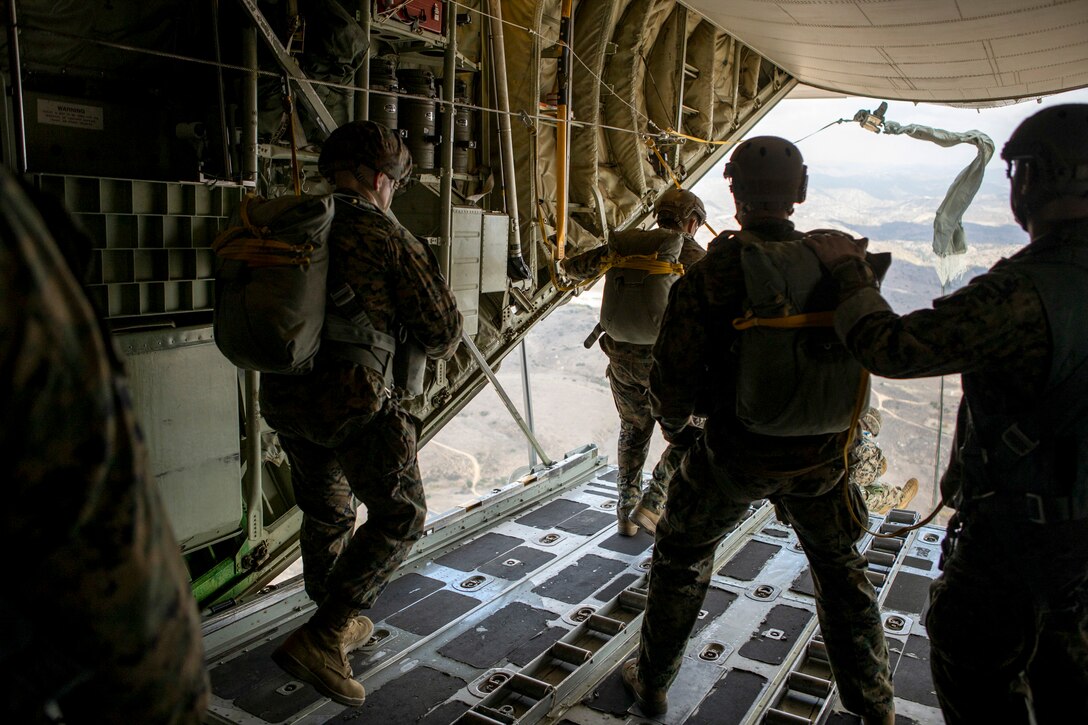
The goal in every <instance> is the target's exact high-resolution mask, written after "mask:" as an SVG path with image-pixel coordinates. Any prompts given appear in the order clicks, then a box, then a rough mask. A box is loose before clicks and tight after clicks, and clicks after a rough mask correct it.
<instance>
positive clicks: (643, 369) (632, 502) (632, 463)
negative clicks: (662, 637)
mask: <svg viewBox="0 0 1088 725" xmlns="http://www.w3.org/2000/svg"><path fill="white" fill-rule="evenodd" d="M607 250H608V247H607V245H605V246H602V247H597V248H596V249H591V250H590V251H588V252H586V253H584V254H580V255H578V256H577V257H573V258H571V259H569V260H567V262H566V263H565V264H564V265H563V271H564V272H565V273H566V274H567V276H569V277H571V278H572V279H588V278H589V277H592V276H594V275H595V274H597V273H598V272H599V270H600V263H601V259H602V258H603V257H604V255H605V253H606V252H607ZM705 254H706V252H705V251H703V248H702V247H700V246H699V244H698V243H697V242H696V241H695V239H693V238H692V237H690V236H688V235H685V238H684V246H683V248H682V249H681V251H680V255H679V259H678V261H679V262H680V264H682V265H684V269H685V270H687V269H688V268H689V267H690V266H691V265H693V264H695V263H696V262H698V261H699V260H700V259H702V258H703V256H704V255H705ZM600 346H601V350H603V351H604V354H605V355H607V356H608V367H606V368H605V375H606V376H607V377H608V383H609V386H610V387H611V388H612V397H613V399H614V400H615V401H616V411H617V412H618V413H619V416H620V435H619V442H618V445H617V452H616V463H617V465H618V467H619V472H618V475H617V477H616V488H617V490H618V492H619V501H618V502H617V504H616V506H617V509H618V510H619V511H621V512H623V513H625V514H627V515H630V514H631V512H632V511H634V510H635V507H636V506H638V505H639V504H640V503H641V504H642V505H643V506H645V507H646V508H648V509H650V510H651V511H653V512H654V513H661V511H662V510H663V509H664V507H665V493H666V492H665V487H666V485H667V482H668V480H669V478H670V477H671V475H672V472H673V471H675V470H676V469H677V468H678V467H679V465H680V460H681V459H682V458H683V456H684V451H683V450H681V449H678V448H674V447H673V446H671V445H670V446H667V447H666V448H665V450H664V452H663V453H662V454H661V458H660V460H658V462H657V464H656V465H654V469H653V473H652V475H651V478H650V481H649V483H647V484H646V490H645V491H643V489H642V467H643V465H644V464H645V463H646V455H647V454H648V453H649V450H650V438H651V437H652V436H653V433H654V418H653V416H652V415H651V414H650V364H651V362H652V358H651V356H650V353H651V351H652V350H653V345H636V344H634V343H630V342H619V341H617V340H613V339H612V338H611V337H609V335H608V333H604V334H603V335H601V338H600ZM682 422H687V420H686V419H684V421H682Z"/></svg>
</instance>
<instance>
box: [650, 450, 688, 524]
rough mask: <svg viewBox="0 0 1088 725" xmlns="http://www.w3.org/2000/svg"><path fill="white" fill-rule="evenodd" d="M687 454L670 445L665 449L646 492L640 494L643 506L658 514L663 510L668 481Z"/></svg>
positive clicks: (685, 451)
mask: <svg viewBox="0 0 1088 725" xmlns="http://www.w3.org/2000/svg"><path fill="white" fill-rule="evenodd" d="M687 452H688V451H687V449H686V448H675V447H673V446H671V445H670V446H667V447H666V448H665V452H664V453H662V454H661V459H660V460H658V462H657V465H655V466H654V472H653V476H651V477H650V482H649V483H648V484H647V485H646V490H645V491H644V492H643V494H642V505H643V506H645V507H646V508H648V509H650V510H651V511H653V512H654V513H658V514H659V513H661V512H662V511H664V510H665V499H666V498H667V497H668V496H667V494H668V487H669V479H670V478H672V477H673V475H674V474H675V473H676V471H677V470H679V468H680V463H681V461H683V460H684V455H685V454H686V453H687Z"/></svg>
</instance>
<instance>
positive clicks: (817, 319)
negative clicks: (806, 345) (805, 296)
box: [733, 311, 835, 330]
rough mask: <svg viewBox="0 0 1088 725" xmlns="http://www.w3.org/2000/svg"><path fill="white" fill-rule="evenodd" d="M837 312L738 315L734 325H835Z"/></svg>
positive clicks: (794, 326)
mask: <svg viewBox="0 0 1088 725" xmlns="http://www.w3.org/2000/svg"><path fill="white" fill-rule="evenodd" d="M834 326H835V313H834V312H833V311H832V312H807V313H805V314H801V315H789V316H788V317H738V318H737V319H735V320H733V327H734V328H735V329H737V330H747V329H750V328H752V327H775V328H780V329H795V328H798V327H834Z"/></svg>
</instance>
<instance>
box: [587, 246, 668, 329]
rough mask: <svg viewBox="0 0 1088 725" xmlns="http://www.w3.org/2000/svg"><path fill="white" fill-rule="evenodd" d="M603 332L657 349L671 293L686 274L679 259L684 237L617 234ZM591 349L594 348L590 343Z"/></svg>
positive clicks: (604, 304) (607, 283) (603, 309)
mask: <svg viewBox="0 0 1088 725" xmlns="http://www.w3.org/2000/svg"><path fill="white" fill-rule="evenodd" d="M608 246H609V248H610V249H609V251H610V258H611V260H614V261H611V262H610V266H609V268H608V271H607V272H606V273H605V281H604V299H603V301H602V303H601V323H600V327H601V328H602V329H603V330H604V331H605V332H607V333H608V335H609V337H611V338H612V339H613V340H616V341H618V342H629V343H634V344H637V345H652V344H653V343H654V341H655V340H657V333H658V330H659V329H660V327H661V318H662V317H664V315H665V307H666V306H667V305H668V302H669V288H670V287H672V284H673V282H675V281H676V280H677V279H679V278H680V275H682V274H683V273H684V267H683V265H681V264H679V263H678V262H677V260H678V259H679V257H680V250H681V249H682V248H683V246H684V235H683V234H682V233H681V232H678V231H674V230H672V229H651V230H648V231H647V230H641V229H629V230H625V231H621V232H615V233H613V234H612V237H611V239H610V240H609V245H608ZM591 344H592V343H591Z"/></svg>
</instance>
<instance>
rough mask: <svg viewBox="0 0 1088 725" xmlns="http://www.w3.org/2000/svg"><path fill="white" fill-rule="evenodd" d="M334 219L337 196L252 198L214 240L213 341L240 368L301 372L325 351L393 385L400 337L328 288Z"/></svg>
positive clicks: (342, 292)
mask: <svg viewBox="0 0 1088 725" xmlns="http://www.w3.org/2000/svg"><path fill="white" fill-rule="evenodd" d="M333 214H334V205H333V197H332V196H331V195H326V196H282V197H278V198H276V199H271V200H266V199H263V198H262V197H259V196H247V197H246V198H245V199H244V200H243V201H242V204H241V206H240V207H239V209H238V211H237V212H236V216H235V218H234V219H232V222H233V223H232V225H231V226H230V227H228V228H227V229H226V230H225V231H224V232H223V233H221V234H220V235H219V237H218V238H217V239H216V240H215V243H214V244H213V245H212V247H213V249H214V250H215V253H216V255H217V258H218V264H217V267H216V275H215V299H216V303H215V313H214V320H213V326H214V332H215V343H216V345H217V346H218V347H219V350H220V351H221V352H222V353H223V355H225V356H226V358H227V359H228V360H230V361H231V362H232V363H234V364H235V365H236V366H238V367H240V368H244V369H247V370H257V371H259V372H265V373H277V374H280V375H301V374H304V373H307V372H309V371H310V370H312V369H313V364H314V358H315V357H316V355H317V351H318V349H320V348H321V347H322V346H324V347H325V348H326V351H327V352H331V353H332V354H334V355H336V356H337V357H341V358H344V359H347V360H350V361H352V362H354V363H356V364H359V365H364V366H366V367H369V368H371V369H373V370H376V371H377V372H379V373H380V374H381V375H382V376H383V377H384V378H386V380H387V381H390V380H392V374H393V364H392V362H393V355H394V352H395V350H396V340H395V339H394V338H393V336H392V335H388V334H386V333H383V332H379V331H378V330H375V329H374V327H373V325H371V324H370V320H369V318H367V315H366V311H365V310H364V309H362V307H361V305H359V303H358V301H357V300H356V298H355V293H354V291H353V290H352V289H351V287H350V286H348V285H347V284H337V283H335V282H332V283H330V280H329V277H330V272H329V249H328V236H329V229H330V227H331V225H332V220H333ZM327 302H328V304H326V303H327Z"/></svg>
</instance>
